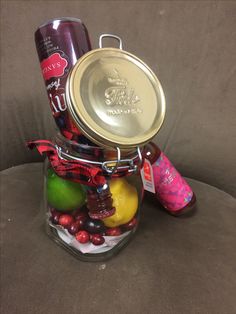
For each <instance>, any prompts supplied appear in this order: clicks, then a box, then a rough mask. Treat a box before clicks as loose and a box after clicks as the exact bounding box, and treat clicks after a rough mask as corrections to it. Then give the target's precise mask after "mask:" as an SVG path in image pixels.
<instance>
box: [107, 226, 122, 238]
mask: <svg viewBox="0 0 236 314" xmlns="http://www.w3.org/2000/svg"><path fill="white" fill-rule="evenodd" d="M106 235H107V236H110V237H115V236H119V235H121V229H120V228H119V227H114V228H108V229H107V230H106Z"/></svg>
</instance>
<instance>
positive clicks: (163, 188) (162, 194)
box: [152, 153, 193, 211]
mask: <svg viewBox="0 0 236 314" xmlns="http://www.w3.org/2000/svg"><path fill="white" fill-rule="evenodd" d="M152 170H153V176H154V183H155V190H156V195H157V198H158V199H159V200H160V202H161V203H162V205H163V206H164V207H165V208H167V209H169V210H172V211H177V210H179V209H181V208H183V207H185V206H186V205H187V204H188V203H189V202H190V201H191V199H192V197H193V191H192V190H191V188H190V186H189V185H188V183H187V182H186V181H185V179H184V178H183V177H182V176H181V175H180V173H179V172H178V171H177V170H176V169H175V168H174V166H173V165H172V164H171V162H170V161H169V160H168V158H167V157H166V156H165V155H164V154H163V153H161V155H160V157H159V158H158V159H157V161H156V162H155V163H154V164H153V165H152Z"/></svg>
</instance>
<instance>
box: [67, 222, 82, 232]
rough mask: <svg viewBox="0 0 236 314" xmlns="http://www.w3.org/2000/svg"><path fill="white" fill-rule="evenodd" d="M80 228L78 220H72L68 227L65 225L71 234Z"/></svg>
mask: <svg viewBox="0 0 236 314" xmlns="http://www.w3.org/2000/svg"><path fill="white" fill-rule="evenodd" d="M80 229H81V226H80V222H79V221H74V222H72V224H71V225H69V227H67V230H68V232H69V233H70V234H72V235H74V234H76V233H77V232H78V231H79V230H80Z"/></svg>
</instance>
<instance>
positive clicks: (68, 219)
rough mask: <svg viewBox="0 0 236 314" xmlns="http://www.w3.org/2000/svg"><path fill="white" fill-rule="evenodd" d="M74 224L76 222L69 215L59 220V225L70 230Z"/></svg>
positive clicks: (64, 215) (62, 216)
mask: <svg viewBox="0 0 236 314" xmlns="http://www.w3.org/2000/svg"><path fill="white" fill-rule="evenodd" d="M72 222H74V218H73V217H72V216H70V215H68V214H63V215H61V216H60V218H59V224H60V225H61V226H62V227H64V228H68V227H69V226H70V225H71V224H72Z"/></svg>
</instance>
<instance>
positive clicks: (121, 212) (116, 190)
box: [103, 178, 138, 228]
mask: <svg viewBox="0 0 236 314" xmlns="http://www.w3.org/2000/svg"><path fill="white" fill-rule="evenodd" d="M110 191H111V194H112V199H113V203H112V204H113V206H114V207H115V208H116V211H115V213H114V215H112V216H110V217H107V218H104V219H103V222H104V224H105V226H107V227H109V228H113V227H118V226H120V225H123V224H126V223H127V222H129V221H130V220H131V219H132V218H133V217H134V215H135V214H136V211H137V209H138V193H137V190H136V188H135V187H134V186H133V185H130V184H129V183H128V182H127V181H126V180H125V179H123V178H118V179H112V180H111V181H110Z"/></svg>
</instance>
